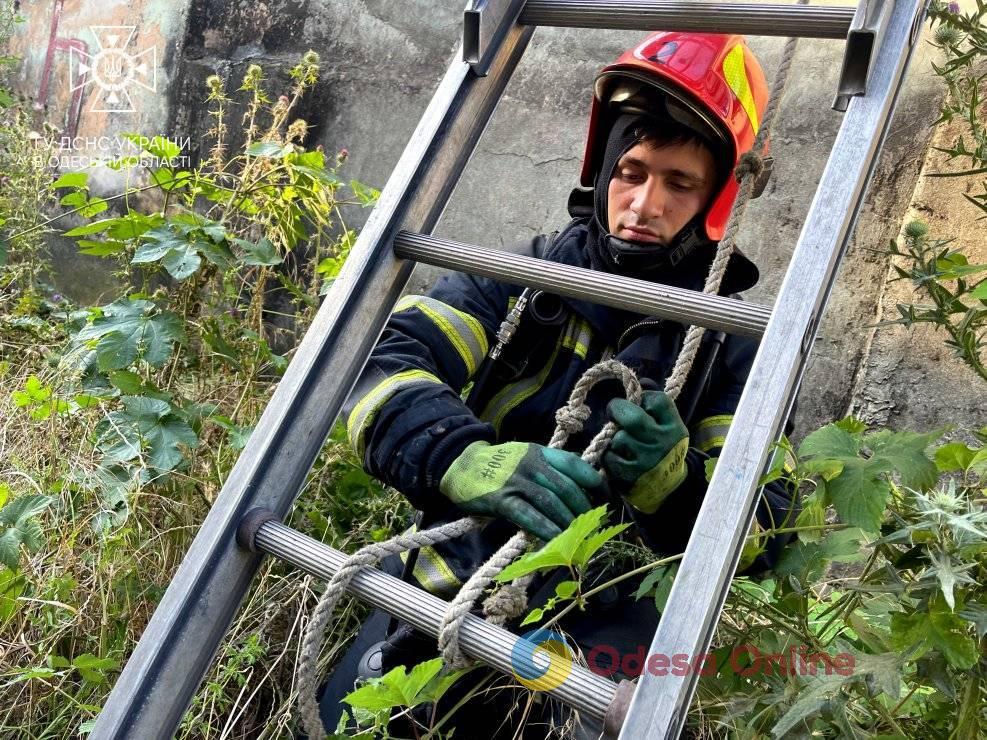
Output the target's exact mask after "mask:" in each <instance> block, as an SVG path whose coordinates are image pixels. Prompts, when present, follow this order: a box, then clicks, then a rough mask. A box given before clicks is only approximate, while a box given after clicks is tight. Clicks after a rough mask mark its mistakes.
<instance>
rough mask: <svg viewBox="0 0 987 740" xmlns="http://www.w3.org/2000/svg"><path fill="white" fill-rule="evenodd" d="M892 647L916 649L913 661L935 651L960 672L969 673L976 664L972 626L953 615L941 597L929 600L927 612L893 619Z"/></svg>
mask: <svg viewBox="0 0 987 740" xmlns="http://www.w3.org/2000/svg"><path fill="white" fill-rule="evenodd" d="M891 644H892V645H893V646H894V647H895V648H897V649H899V650H908V649H910V648H912V647H913V646H916V645H917V646H918V648H919V651H918V653H917V654H915V655H912V656H910V659H911V660H914V659H916V658H919V657H921V656H922V655H923V654H924V653H925V652H927V651H928V650H929V649H930V648H934V649H936V650H938V651H939V652H940V653H942V654H943V657H945V658H946V661H947V662H948V663H949V664H950V665H952V666H953V667H954V668H958V669H960V670H969V669H970V668H972V667H973V665H974V664H975V663H976V662H977V644H976V642H974V640H973V636H972V635H970V623H969V622H968V621H966V620H964V619H962V618H961V617H960V616H959V615H957V614H954V613H953V612H952V611H951V610H950V609H949V607H948V606H947V605H946V602H945V599H944V598H942V597H941V596H939V595H936V596H934V597H933V598H931V599H929V611H928V612H914V613H912V614H900V613H898V614H893V615H891Z"/></svg>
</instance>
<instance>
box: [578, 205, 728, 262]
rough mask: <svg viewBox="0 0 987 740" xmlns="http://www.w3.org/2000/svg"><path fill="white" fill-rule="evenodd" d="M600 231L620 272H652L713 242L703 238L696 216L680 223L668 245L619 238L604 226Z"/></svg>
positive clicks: (607, 250)
mask: <svg viewBox="0 0 987 740" xmlns="http://www.w3.org/2000/svg"><path fill="white" fill-rule="evenodd" d="M595 218H596V217H595V216H594V219H595ZM597 221H599V220H598V219H597ZM600 231H601V233H602V234H603V239H602V241H603V245H604V249H605V250H606V253H607V256H608V257H609V258H610V260H611V262H613V265H614V266H615V267H617V268H618V269H619V271H620V272H622V273H640V272H651V271H654V270H659V269H662V268H668V267H675V266H676V265H677V264H678V263H679V262H681V261H682V260H684V259H685V258H686V257H688V256H689V255H690V254H691V253H692V252H693V251H694V250H696V249H697V248H699V247H703V246H714V244H715V243H714V242H712V241H710V240H709V239H707V238H706V235H705V233H704V231H703V227H702V218H701V217H699V216H697V217H696V218H694V219H692V220H691V221H690V222H689V223H687V224H686V225H685V226H683V227H682V229H681V230H680V231H679V233H678V234H676V235H675V238H674V239H672V241H671V243H670V244H655V243H653V242H639V241H633V240H630V239H621V238H620V237H618V236H614V235H613V234H611V233H610V232H609V231H607V230H606V229H604V228H600Z"/></svg>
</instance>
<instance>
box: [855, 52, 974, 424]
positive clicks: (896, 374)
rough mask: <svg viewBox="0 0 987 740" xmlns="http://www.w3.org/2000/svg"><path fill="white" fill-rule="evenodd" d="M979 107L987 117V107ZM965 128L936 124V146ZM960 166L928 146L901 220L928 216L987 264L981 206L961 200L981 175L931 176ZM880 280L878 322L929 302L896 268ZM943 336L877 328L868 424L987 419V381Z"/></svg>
mask: <svg viewBox="0 0 987 740" xmlns="http://www.w3.org/2000/svg"><path fill="white" fill-rule="evenodd" d="M985 71H987V70H985ZM982 112H983V114H984V115H987V105H985V106H984V107H983V111H982ZM963 126H964V124H963V122H957V123H954V124H952V125H950V126H947V127H943V128H941V129H939V130H938V131H937V132H936V135H935V137H934V139H933V141H932V144H933V146H934V147H947V148H948V147H951V146H953V145H954V143H955V141H956V138H957V136H959V135H960V134H962V133H963ZM961 169H963V166H962V164H960V163H959V161H954V162H952V163H947V158H946V155H945V154H943V153H942V152H939V151H935V150H934V149H932V148H930V149H929V151H928V153H927V155H926V158H925V162H924V163H923V166H922V176H921V177H920V179H919V184H918V187H917V188H916V190H915V193H914V196H913V198H912V201H911V205H910V207H909V209H908V213H907V214H906V216H905V219H904V222H905V223H907V222H908V221H911V220H912V219H921V220H923V221H925V222H926V223H927V224H928V225H929V237H930V238H932V239H934V238H940V239H944V238H951V237H952V238H955V240H956V241H955V242H954V243H953V244H951V245H950V248H960V249H962V250H963V251H964V253H965V254H966V255H967V259H969V261H970V263H971V264H987V238H985V237H984V224H983V221H981V220H978V216H979V214H980V211H978V210H977V208H975V207H974V206H973V205H972V204H969V203H966V202H965V200H964V198H963V194H964V193H967V194H973V193H977V192H981V183H982V182H983V177H982V176H971V177H958V178H952V177H951V178H937V177H930V176H929V175H931V174H933V173H937V172H950V171H952V172H956V171H957V170H961ZM883 278H884V279H883V281H882V284H881V286H880V290H879V292H878V294H877V301H876V303H875V305H874V314H873V319H872V322H873V323H874V324H877V323H879V322H882V321H894V320H895V319H897V318H899V316H900V314H899V313H898V310H897V308H896V306H897V304H899V303H915V304H928V303H929V301H928V300H927V299H926V298H925V296H924V295H916V294H915V292H914V291H913V289H912V285H911V282H910V281H905V280H897V279H896V278H897V274H896V273H895V272H894V270H893V269H890V268H889V269H888V270H887V271H886V272H885V273H884V276H883ZM945 337H946V335H945V333H944V332H943V331H941V330H936V329H935V328H934V327H933V326H931V325H928V324H920V325H917V326H915V327H913V328H911V329H906V328H904V327H902V326H899V325H894V326H890V325H889V326H882V327H874V328H872V329H871V330H870V331H869V332H868V341H867V343H866V345H865V350H864V361H863V362H862V363H861V364H860V368H859V371H858V375H857V378H856V384H855V387H854V394H853V410H854V413H855V414H857V415H858V416H860V417H861V418H863V419H865V420H866V421H868V422H869V423H873V424H879V425H881V424H890V425H892V426H895V427H908V428H915V429H931V428H934V427H937V426H944V425H950V426H952V427H953V428H954V429H958V430H964V429H965V430H970V429H976V428H979V427H981V426H983V425H984V424H985V423H987V393H985V392H984V381H983V380H981V379H980V378H979V377H978V376H977V375H976V373H974V371H973V370H971V369H970V368H969V367H967V366H966V365H965V364H963V362H962V361H961V360H960V359H959V358H957V357H956V356H955V355H954V353H953V351H952V350H951V349H950V348H949V347H946V346H945V345H944V344H943V341H944V339H945Z"/></svg>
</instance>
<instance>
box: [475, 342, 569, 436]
mask: <svg viewBox="0 0 987 740" xmlns="http://www.w3.org/2000/svg"><path fill="white" fill-rule="evenodd" d="M561 346H562V342H558V343H557V344H556V345H555V349H554V350H553V351H552V356H551V357H549V358H548V362H546V363H545V367H543V368H542V369H541V370H539V371H538V374H537V375H535V376H534V377H531V378H524V379H522V380H519V381H518V382H516V383H511V384H510V385H507V386H504V388H503V389H502V390H501V391H500V393H498V394H497V395H496V396H494V397H493V398H492V399H490V403H488V404H487V407H486V408H485V409H484V410H483V413H481V414H480V418H481V419H483V420H484V421H489V422H490V423H491V424H493V426H494V429H496V430H497V431H498V432H499V431H500V425H501V424H502V423H503V422H504V417H505V416H507V414H508V413H510V412H511V410H513V409H515V408H517V406H518V405H519V404H521V403H523V402H524V401H525V400H527V399H528V398H530V397H531V396H533V395H534V394H535V393H536V392H537V391H538V389H539V388H541V387H542V385H544V384H545V379H546V378H548V374H549V373H550V372H551V371H552V367H553V366H554V365H555V358H556V357H558V356H559V348H560V347H561Z"/></svg>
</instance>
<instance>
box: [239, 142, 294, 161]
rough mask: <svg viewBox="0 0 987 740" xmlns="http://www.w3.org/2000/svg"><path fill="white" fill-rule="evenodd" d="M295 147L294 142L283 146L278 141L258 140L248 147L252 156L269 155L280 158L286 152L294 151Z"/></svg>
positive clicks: (248, 152) (249, 154) (248, 153)
mask: <svg viewBox="0 0 987 740" xmlns="http://www.w3.org/2000/svg"><path fill="white" fill-rule="evenodd" d="M294 149H295V147H294V146H293V145H292V144H286V145H284V146H282V145H281V144H279V143H278V142H276V141H257V142H254V143H253V144H251V145H250V146H248V147H247V152H246V153H247V155H248V156H251V157H269V158H271V159H280V158H282V157H284V156H285V155H286V154H290V153H291V152H293V151H294Z"/></svg>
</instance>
